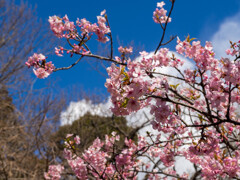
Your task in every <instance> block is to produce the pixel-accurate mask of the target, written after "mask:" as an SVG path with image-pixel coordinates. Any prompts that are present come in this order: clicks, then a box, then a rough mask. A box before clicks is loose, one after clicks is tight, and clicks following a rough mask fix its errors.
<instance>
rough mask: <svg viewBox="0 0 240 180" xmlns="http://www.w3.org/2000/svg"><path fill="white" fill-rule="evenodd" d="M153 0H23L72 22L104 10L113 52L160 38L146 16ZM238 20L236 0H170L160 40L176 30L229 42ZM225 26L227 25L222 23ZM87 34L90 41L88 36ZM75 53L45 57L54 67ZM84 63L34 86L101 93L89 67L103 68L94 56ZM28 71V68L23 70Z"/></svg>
mask: <svg viewBox="0 0 240 180" xmlns="http://www.w3.org/2000/svg"><path fill="white" fill-rule="evenodd" d="M157 2H160V1H155V0H151V1H149V0H148V1H147V0H121V1H120V0H91V1H90V0H89V1H86V0H85V1H83V0H31V1H28V3H30V4H32V5H33V6H35V5H36V6H37V15H38V16H39V17H40V18H41V19H42V21H43V22H47V20H48V17H49V16H52V15H58V16H61V17H62V16H64V15H65V14H67V15H68V17H69V19H70V20H71V21H75V20H76V19H77V18H80V19H81V18H86V19H87V20H89V21H90V22H93V23H94V22H96V16H97V15H99V14H100V12H101V11H102V10H103V9H106V11H107V14H108V18H109V21H110V25H111V29H112V34H113V39H114V47H115V55H118V54H117V47H118V46H119V45H129V44H131V43H133V44H134V47H136V48H140V49H142V50H143V49H144V50H146V51H148V52H150V51H153V50H155V48H156V47H157V45H158V42H159V40H160V38H161V28H160V26H159V25H158V24H155V23H154V22H153V20H152V14H153V11H154V10H155V8H156V4H157ZM165 3H166V5H165V9H167V10H169V8H170V1H169V0H167V1H165ZM238 17H239V18H238ZM239 19H240V1H239V0H221V1H219V0H201V1H200V0H198V1H197V0H176V3H175V7H174V10H173V14H172V22H171V23H170V24H169V25H168V30H167V34H166V40H167V38H168V37H169V36H170V35H178V36H179V37H180V38H181V39H183V38H184V37H186V36H187V35H188V34H190V36H191V37H195V38H197V39H199V40H201V41H206V40H214V42H215V44H221V43H222V41H224V42H225V41H226V40H233V41H234V40H235V39H230V38H238V37H239V39H240V32H239V30H238V29H240V25H239V23H240V22H238V21H239ZM229 22H232V24H229ZM234 23H235V24H234ZM228 25H229V28H226V26H228ZM238 25H239V26H238ZM235 27H236V30H235ZM237 28H238V29H237ZM223 35H224V37H223ZM92 39H93V40H94V38H92ZM239 39H236V40H239ZM175 45H176V41H173V42H172V43H171V44H170V45H169V46H167V47H169V48H170V49H171V50H174V47H175ZM90 47H91V48H92V51H93V52H96V51H97V50H99V49H101V48H99V45H98V43H93V44H90ZM143 47H144V48H143ZM216 51H220V49H219V48H218V47H216ZM53 52H54V49H53ZM221 55H222V54H221ZM76 58H77V57H75V59H70V58H69V57H68V56H64V57H61V58H58V57H57V56H49V60H52V61H53V62H54V64H55V65H56V66H57V67H59V66H61V64H65V65H67V64H68V63H69V64H70V63H71V62H73V61H74V60H76ZM88 62H89V63H90V64H91V65H89V64H88V63H87V61H83V62H81V63H79V64H78V65H77V66H76V67H74V68H72V69H70V70H68V71H61V72H56V73H54V74H53V75H51V77H49V80H38V81H37V87H41V86H44V83H45V82H46V81H56V85H57V86H59V87H61V88H65V87H71V86H72V85H78V86H81V87H82V88H83V89H85V90H86V91H92V92H96V91H97V90H99V91H100V92H101V93H107V91H106V89H105V87H104V83H105V77H104V76H102V75H101V74H99V72H97V71H95V70H93V68H92V66H93V67H98V66H99V67H98V69H99V70H100V71H101V72H103V73H104V72H105V70H104V68H102V67H101V66H100V64H99V63H96V62H95V61H90V60H88ZM29 73H31V72H30V71H29ZM105 75H106V73H105ZM94 89H95V91H94ZM69 93H71V92H69Z"/></svg>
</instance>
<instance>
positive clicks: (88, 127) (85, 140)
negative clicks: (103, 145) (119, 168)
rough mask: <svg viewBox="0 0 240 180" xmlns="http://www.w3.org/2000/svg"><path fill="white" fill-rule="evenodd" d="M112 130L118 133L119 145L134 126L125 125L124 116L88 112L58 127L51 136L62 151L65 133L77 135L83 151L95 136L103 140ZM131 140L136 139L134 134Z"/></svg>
mask: <svg viewBox="0 0 240 180" xmlns="http://www.w3.org/2000/svg"><path fill="white" fill-rule="evenodd" d="M113 131H115V132H117V134H119V135H120V145H123V142H124V139H125V137H130V136H132V132H133V131H134V128H132V127H129V126H127V121H126V119H125V118H124V117H100V116H96V115H91V114H90V113H88V114H86V115H85V116H83V117H81V118H79V119H78V120H76V121H74V122H73V123H72V124H71V125H65V126H62V127H60V128H59V130H58V131H57V132H56V133H55V134H54V135H53V136H52V138H53V139H54V140H55V142H56V143H57V146H58V148H59V150H60V151H62V150H63V148H64V144H63V142H64V139H65V137H66V135H67V134H75V135H79V137H80V139H81V144H80V151H84V150H85V149H86V148H88V147H89V146H90V145H91V144H92V142H93V141H94V140H95V139H96V138H97V137H98V138H100V139H101V140H104V138H105V135H106V134H108V135H110V134H111V133H112V132H113ZM130 138H131V137H130ZM133 140H135V141H136V140H137V136H136V134H134V135H133Z"/></svg>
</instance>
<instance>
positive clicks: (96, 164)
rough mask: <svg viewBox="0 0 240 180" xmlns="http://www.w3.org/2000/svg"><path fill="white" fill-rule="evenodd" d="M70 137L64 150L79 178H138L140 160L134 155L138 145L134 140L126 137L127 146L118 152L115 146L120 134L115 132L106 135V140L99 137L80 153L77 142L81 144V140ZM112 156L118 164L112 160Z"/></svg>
mask: <svg viewBox="0 0 240 180" xmlns="http://www.w3.org/2000/svg"><path fill="white" fill-rule="evenodd" d="M69 138H71V137H68V138H67V141H66V148H65V150H64V152H65V157H66V159H67V161H68V164H69V165H70V167H71V169H72V170H73V172H74V173H75V175H76V176H77V177H78V178H79V179H88V177H89V176H92V177H94V178H95V179H102V178H103V179H112V178H113V177H114V178H118V177H119V178H123V179H128V178H130V177H131V178H133V179H136V177H135V176H136V175H135V172H134V168H137V167H138V162H139V161H138V160H137V159H136V158H135V157H134V152H135V151H136V148H137V147H136V145H135V144H134V143H133V142H132V140H127V139H126V140H125V144H126V146H127V148H126V149H124V150H123V151H122V152H121V153H120V154H117V150H116V149H114V147H115V145H116V142H117V141H119V139H120V136H119V135H117V134H116V133H115V132H113V133H112V136H111V137H109V136H107V135H106V137H105V142H102V141H101V140H100V139H99V138H97V139H96V140H95V141H94V142H93V144H92V145H91V146H90V147H89V148H88V149H87V150H85V152H84V153H82V154H81V155H78V154H77V153H76V152H77V151H76V150H77V149H76V148H77V147H76V146H75V144H79V143H80V142H79V140H76V137H75V140H72V141H71V140H69ZM74 142H75V143H74ZM111 158H113V162H115V161H116V164H114V163H112V162H111V161H110V159H111Z"/></svg>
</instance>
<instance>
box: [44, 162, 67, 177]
mask: <svg viewBox="0 0 240 180" xmlns="http://www.w3.org/2000/svg"><path fill="white" fill-rule="evenodd" d="M63 170H64V167H63V166H61V165H50V166H49V167H48V172H47V173H44V178H45V179H49V180H50V179H51V180H58V179H60V178H61V173H62V171H63Z"/></svg>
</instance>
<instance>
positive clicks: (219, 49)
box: [211, 13, 240, 58]
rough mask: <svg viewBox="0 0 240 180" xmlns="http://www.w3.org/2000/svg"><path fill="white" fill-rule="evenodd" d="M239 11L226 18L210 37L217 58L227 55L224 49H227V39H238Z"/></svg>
mask: <svg viewBox="0 0 240 180" xmlns="http://www.w3.org/2000/svg"><path fill="white" fill-rule="evenodd" d="M239 19H240V13H238V14H236V15H235V16H233V17H229V18H226V19H225V20H224V21H223V22H222V23H221V25H220V27H219V29H218V30H217V31H216V32H215V33H214V35H213V36H212V38H211V41H212V43H213V47H214V51H215V53H216V57H217V58H221V57H227V56H226V53H225V50H226V49H229V47H230V43H229V41H230V40H231V41H233V42H236V41H238V40H240V21H239Z"/></svg>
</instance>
